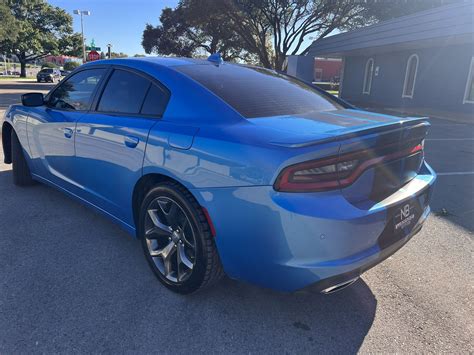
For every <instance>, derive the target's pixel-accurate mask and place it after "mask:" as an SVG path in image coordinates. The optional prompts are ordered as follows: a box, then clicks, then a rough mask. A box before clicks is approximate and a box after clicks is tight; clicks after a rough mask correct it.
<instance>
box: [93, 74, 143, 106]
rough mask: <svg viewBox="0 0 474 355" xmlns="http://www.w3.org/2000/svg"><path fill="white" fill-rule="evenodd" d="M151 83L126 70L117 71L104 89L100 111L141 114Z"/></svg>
mask: <svg viewBox="0 0 474 355" xmlns="http://www.w3.org/2000/svg"><path fill="white" fill-rule="evenodd" d="M149 86H150V81H148V80H147V79H145V78H143V77H141V76H138V75H136V74H133V73H131V72H128V71H125V70H115V71H114V72H113V73H112V76H111V77H110V79H109V81H108V83H107V86H106V87H105V89H104V92H103V94H102V97H101V99H100V102H99V107H98V110H99V111H102V112H117V113H131V114H133V113H139V112H140V108H141V107H142V103H143V99H144V98H145V94H146V92H147V90H148V87H149Z"/></svg>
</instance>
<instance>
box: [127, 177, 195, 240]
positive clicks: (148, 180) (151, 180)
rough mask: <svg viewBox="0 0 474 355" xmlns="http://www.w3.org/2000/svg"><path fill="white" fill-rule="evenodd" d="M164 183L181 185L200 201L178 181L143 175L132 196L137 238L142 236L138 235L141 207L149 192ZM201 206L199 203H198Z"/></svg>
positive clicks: (170, 178)
mask: <svg viewBox="0 0 474 355" xmlns="http://www.w3.org/2000/svg"><path fill="white" fill-rule="evenodd" d="M163 182H173V183H176V184H178V185H180V186H181V187H182V188H184V189H186V191H188V192H189V193H190V194H191V196H193V197H194V199H196V201H198V199H197V198H196V196H194V194H193V193H192V192H191V191H190V190H189V189H188V188H187V187H186V186H184V185H183V184H182V183H180V182H179V181H178V180H176V179H174V178H172V177H170V176H168V175H164V174H160V173H149V174H146V175H143V176H142V177H141V178H140V179H139V180H138V181H137V182H136V184H135V187H134V188H133V194H132V212H133V222H134V224H135V229H136V231H137V232H136V233H137V235H136V237H137V238H139V237H140V236H139V235H138V217H139V213H140V205H141V203H142V201H143V199H144V198H145V196H146V194H147V192H148V191H149V190H150V189H151V188H153V187H154V186H156V185H157V184H159V183H163ZM198 204H199V202H198Z"/></svg>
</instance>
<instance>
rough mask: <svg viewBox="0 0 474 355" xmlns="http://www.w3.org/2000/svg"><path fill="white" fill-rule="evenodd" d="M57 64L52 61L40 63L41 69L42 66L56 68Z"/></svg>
mask: <svg viewBox="0 0 474 355" xmlns="http://www.w3.org/2000/svg"><path fill="white" fill-rule="evenodd" d="M57 67H58V66H57V65H56V64H54V63H50V62H45V63H43V64H41V69H43V68H57Z"/></svg>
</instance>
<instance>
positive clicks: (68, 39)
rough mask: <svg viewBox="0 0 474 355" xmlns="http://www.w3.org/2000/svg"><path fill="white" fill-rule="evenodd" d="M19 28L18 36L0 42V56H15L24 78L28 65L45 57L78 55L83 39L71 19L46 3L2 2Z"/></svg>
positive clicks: (28, 0) (40, 0) (35, 0)
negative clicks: (76, 31) (2, 53)
mask: <svg viewBox="0 0 474 355" xmlns="http://www.w3.org/2000/svg"><path fill="white" fill-rule="evenodd" d="M1 1H3V3H5V4H7V6H8V7H9V10H10V13H11V15H12V16H13V17H14V19H15V23H16V24H17V36H16V38H14V37H6V38H5V37H4V38H0V52H6V53H10V54H15V55H16V56H17V57H18V59H19V61H20V63H21V69H22V70H21V72H22V76H25V68H26V67H25V65H26V63H28V62H31V61H34V60H36V59H38V58H42V57H44V56H46V55H49V54H52V55H59V54H66V55H72V54H74V55H77V54H78V53H80V48H81V47H80V35H78V34H74V33H73V29H72V17H71V15H69V14H68V13H66V11H64V10H63V9H60V8H59V7H54V6H52V5H50V4H48V3H47V2H45V1H44V0H1Z"/></svg>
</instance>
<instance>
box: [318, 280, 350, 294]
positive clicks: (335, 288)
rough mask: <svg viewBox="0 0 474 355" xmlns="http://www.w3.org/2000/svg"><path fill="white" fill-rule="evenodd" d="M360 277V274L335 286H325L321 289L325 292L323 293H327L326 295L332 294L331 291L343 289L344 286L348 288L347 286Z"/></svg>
mask: <svg viewBox="0 0 474 355" xmlns="http://www.w3.org/2000/svg"><path fill="white" fill-rule="evenodd" d="M358 279H359V276H357V277H354V278H353V279H350V280H349V281H344V282H341V283H338V284H336V285H333V286H331V287H328V288H325V289H324V290H322V291H321V293H323V294H325V295H328V294H330V293H334V292H337V291H340V290H342V289H343V288H346V287H348V286H350V285H352V284H353V283H354V282H356V281H357V280H358Z"/></svg>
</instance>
